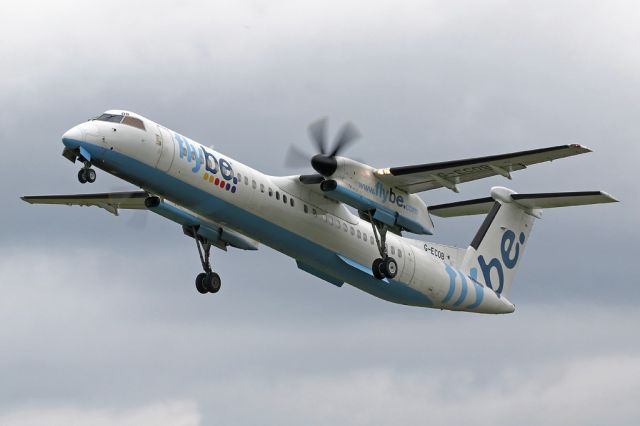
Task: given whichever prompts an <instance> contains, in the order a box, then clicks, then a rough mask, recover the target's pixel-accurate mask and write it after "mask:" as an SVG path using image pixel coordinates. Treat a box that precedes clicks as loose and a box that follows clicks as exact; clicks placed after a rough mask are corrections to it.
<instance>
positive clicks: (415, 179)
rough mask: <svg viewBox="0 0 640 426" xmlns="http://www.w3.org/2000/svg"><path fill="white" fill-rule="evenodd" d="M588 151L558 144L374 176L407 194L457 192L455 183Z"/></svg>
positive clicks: (505, 173) (392, 169) (508, 174)
mask: <svg viewBox="0 0 640 426" xmlns="http://www.w3.org/2000/svg"><path fill="white" fill-rule="evenodd" d="M587 152H591V150H590V149H589V148H585V147H583V146H581V145H560V146H553V147H549V148H540V149H533V150H530V151H520V152H513V153H509V154H500V155H491V156H488V157H478V158H467V159H464V160H454V161H444V162H440V163H430V164H418V165H415V166H402V167H390V168H385V169H378V170H377V171H376V174H377V177H378V178H379V179H380V180H381V181H383V182H384V183H386V184H388V185H391V186H395V187H398V188H400V189H402V190H405V191H407V192H408V193H410V194H413V193H416V192H422V191H429V190H431V189H436V188H442V187H445V188H449V189H451V190H452V191H455V192H458V187H457V185H458V184H460V183H464V182H469V181H472V180H477V179H483V178H487V177H491V176H496V175H502V176H504V177H507V178H509V179H511V172H514V171H517V170H522V169H525V168H527V166H529V165H531V164H537V163H542V162H545V161H553V160H557V159H559V158H564V157H570V156H572V155H578V154H584V153H587Z"/></svg>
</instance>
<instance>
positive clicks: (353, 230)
mask: <svg viewBox="0 0 640 426" xmlns="http://www.w3.org/2000/svg"><path fill="white" fill-rule="evenodd" d="M355 233H356V230H355V229H353V226H352V227H351V235H355Z"/></svg>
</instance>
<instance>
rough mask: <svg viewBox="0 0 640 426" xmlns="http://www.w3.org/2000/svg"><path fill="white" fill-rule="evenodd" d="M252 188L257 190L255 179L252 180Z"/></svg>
mask: <svg viewBox="0 0 640 426" xmlns="http://www.w3.org/2000/svg"><path fill="white" fill-rule="evenodd" d="M251 187H252V188H253V189H256V181H255V179H251Z"/></svg>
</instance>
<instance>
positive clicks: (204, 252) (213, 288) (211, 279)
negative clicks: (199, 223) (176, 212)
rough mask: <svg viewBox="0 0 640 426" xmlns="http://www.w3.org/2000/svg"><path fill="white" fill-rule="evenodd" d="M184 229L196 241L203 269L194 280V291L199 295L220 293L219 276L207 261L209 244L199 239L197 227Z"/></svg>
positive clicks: (220, 282) (220, 281)
mask: <svg viewBox="0 0 640 426" xmlns="http://www.w3.org/2000/svg"><path fill="white" fill-rule="evenodd" d="M185 229H187V230H188V231H189V233H187V231H186V230H185V233H186V234H187V235H190V236H193V239H194V240H195V241H196V246H197V247H198V254H199V255H200V262H201V263H202V269H204V272H201V273H200V274H198V277H197V278H196V289H197V290H198V292H199V293H201V294H205V293H217V292H218V291H220V286H221V285H222V280H221V279H220V275H218V274H216V273H215V272H213V271H212V270H211V262H210V261H209V258H210V255H211V244H210V243H209V242H208V241H206V240H201V239H200V237H199V236H198V228H197V227H195V226H193V227H191V228H190V229H189V228H185Z"/></svg>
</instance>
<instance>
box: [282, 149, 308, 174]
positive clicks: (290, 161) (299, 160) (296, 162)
mask: <svg viewBox="0 0 640 426" xmlns="http://www.w3.org/2000/svg"><path fill="white" fill-rule="evenodd" d="M309 161H311V155H309V154H307V153H306V152H304V151H302V150H301V149H300V148H298V147H297V146H295V145H291V146H289V150H288V151H287V156H286V157H285V159H284V164H285V166H287V167H290V168H300V167H308V166H309Z"/></svg>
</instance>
